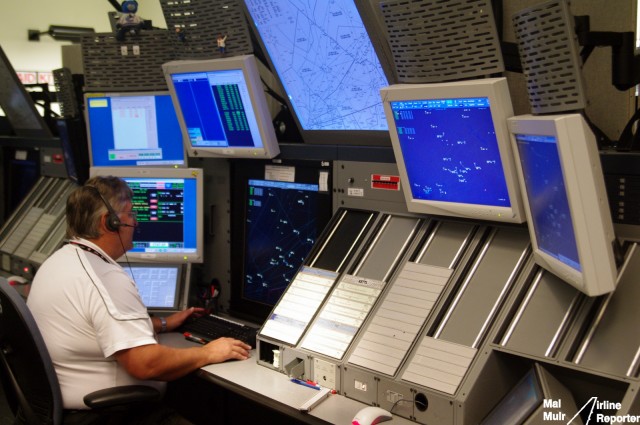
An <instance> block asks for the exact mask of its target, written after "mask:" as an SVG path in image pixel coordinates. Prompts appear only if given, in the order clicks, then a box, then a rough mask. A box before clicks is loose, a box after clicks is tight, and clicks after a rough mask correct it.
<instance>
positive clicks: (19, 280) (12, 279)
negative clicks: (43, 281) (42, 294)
mask: <svg viewBox="0 0 640 425" xmlns="http://www.w3.org/2000/svg"><path fill="white" fill-rule="evenodd" d="M7 281H8V282H9V285H26V284H27V283H28V282H29V281H28V280H27V279H25V278H24V277H22V276H9V277H8V278H7Z"/></svg>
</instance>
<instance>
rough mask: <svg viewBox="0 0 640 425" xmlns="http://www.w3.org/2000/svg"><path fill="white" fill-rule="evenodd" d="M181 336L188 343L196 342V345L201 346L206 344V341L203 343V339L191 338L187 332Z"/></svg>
mask: <svg viewBox="0 0 640 425" xmlns="http://www.w3.org/2000/svg"><path fill="white" fill-rule="evenodd" d="M183 335H184V337H185V339H186V340H188V341H192V342H197V343H198V344H202V345H204V344H206V343H207V341H205V340H204V339H202V338H198V337H197V336H193V335H191V334H190V333H189V332H185V333H184V334H183Z"/></svg>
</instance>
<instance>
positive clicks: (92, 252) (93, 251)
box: [69, 241, 112, 264]
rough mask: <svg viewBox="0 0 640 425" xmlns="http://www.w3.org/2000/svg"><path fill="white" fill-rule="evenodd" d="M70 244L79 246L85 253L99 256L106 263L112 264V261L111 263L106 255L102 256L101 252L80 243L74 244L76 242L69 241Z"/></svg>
mask: <svg viewBox="0 0 640 425" xmlns="http://www.w3.org/2000/svg"><path fill="white" fill-rule="evenodd" d="M69 243H70V244H71V245H74V246H77V247H78V248H80V249H81V250H83V251H87V252H90V253H91V254H94V255H97V256H98V257H100V258H101V259H102V260H103V261H104V262H105V263H109V264H112V263H111V261H109V259H108V258H107V257H105V256H104V255H102V253H101V252H99V251H96V250H95V249H93V248H91V247H90V246H87V245H84V244H81V243H79V242H74V241H69Z"/></svg>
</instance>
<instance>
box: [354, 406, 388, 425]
mask: <svg viewBox="0 0 640 425" xmlns="http://www.w3.org/2000/svg"><path fill="white" fill-rule="evenodd" d="M391 419H393V415H392V414H391V413H390V412H388V411H387V410H384V409H383V408H381V407H375V406H367V407H364V408H362V409H360V410H359V411H358V413H356V415H355V416H354V417H353V420H352V421H351V424H352V425H375V424H379V423H380V422H384V421H390V420H391Z"/></svg>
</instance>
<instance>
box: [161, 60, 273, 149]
mask: <svg viewBox="0 0 640 425" xmlns="http://www.w3.org/2000/svg"><path fill="white" fill-rule="evenodd" d="M171 78H172V79H173V84H174V87H175V90H176V94H177V97H178V102H179V103H180V109H181V111H182V117H183V119H184V123H185V126H186V128H187V132H188V134H189V141H190V143H191V146H192V147H194V148H196V147H197V148H216V147H219V148H226V147H259V146H262V139H261V137H260V131H259V128H258V122H257V119H256V116H255V113H254V110H253V105H252V103H251V97H250V95H249V89H248V87H247V82H246V80H245V78H244V74H243V72H242V70H241V69H230V70H215V71H206V72H191V73H177V74H172V75H171Z"/></svg>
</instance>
